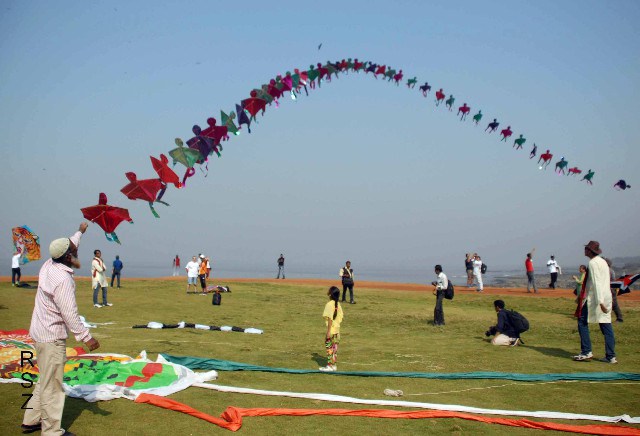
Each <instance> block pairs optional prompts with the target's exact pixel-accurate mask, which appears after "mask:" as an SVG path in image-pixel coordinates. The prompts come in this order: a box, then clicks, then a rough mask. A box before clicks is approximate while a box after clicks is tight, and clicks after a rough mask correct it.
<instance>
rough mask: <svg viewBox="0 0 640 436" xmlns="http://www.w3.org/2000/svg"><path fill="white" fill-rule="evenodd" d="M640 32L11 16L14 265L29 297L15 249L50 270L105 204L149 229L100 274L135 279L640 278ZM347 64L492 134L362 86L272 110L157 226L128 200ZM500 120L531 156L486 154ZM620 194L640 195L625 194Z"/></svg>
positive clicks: (178, 11)
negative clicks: (142, 273)
mask: <svg viewBox="0 0 640 436" xmlns="http://www.w3.org/2000/svg"><path fill="white" fill-rule="evenodd" d="M639 19H640V4H639V3H637V2H634V1H619V2H597V1H580V2H578V1H568V2H553V1H537V2H524V1H508V2H507V1H504V2H500V1H499V2H481V3H480V2H468V1H462V2H458V3H455V4H454V3H451V2H421V1H403V2H376V1H367V2H364V1H362V2H323V3H318V4H316V5H312V4H304V3H300V2H291V3H287V2H284V3H282V2H281V3H278V4H277V5H276V4H268V3H264V2H240V3H238V2H237V3H235V4H232V3H228V2H224V3H223V2H189V3H184V2H168V3H167V4H159V3H157V2H144V1H139V2H109V3H103V2H56V3H52V2H44V1H32V2H18V1H6V0H5V1H4V2H2V5H1V9H0V131H2V139H0V141H1V144H2V149H3V150H5V156H7V158H5V159H3V160H2V161H0V181H1V182H2V184H3V186H4V187H5V189H3V190H2V194H1V195H2V200H3V204H4V205H5V207H3V208H2V211H0V232H4V233H5V235H6V237H5V244H4V247H5V248H4V249H3V250H1V253H0V261H1V262H2V263H3V264H5V265H7V273H8V261H9V257H10V255H11V245H10V239H9V235H10V228H11V227H13V226H15V225H20V224H28V225H30V226H31V227H32V228H33V229H34V230H35V231H36V232H37V233H38V234H39V235H40V237H41V241H42V245H43V248H44V249H45V251H46V247H48V243H49V242H50V241H51V240H52V239H54V238H56V237H59V236H61V235H66V234H70V233H71V232H72V230H74V229H75V228H76V227H77V225H78V223H79V222H80V221H82V215H81V214H80V211H79V209H80V208H81V207H85V206H89V205H92V204H95V203H97V198H98V193H100V192H105V193H106V194H107V195H108V196H109V199H110V203H112V204H115V205H118V206H122V207H126V208H128V209H129V210H130V213H131V215H132V217H133V219H134V221H135V224H133V225H128V224H123V225H121V227H119V228H118V231H117V233H118V235H119V236H120V239H121V240H122V241H123V245H122V246H116V245H114V244H111V243H108V242H107V241H106V240H105V239H104V234H103V232H102V231H101V230H100V229H99V228H98V227H97V226H92V227H91V228H90V230H89V232H88V234H87V235H86V236H85V238H84V240H83V244H82V247H81V255H82V256H83V257H84V258H86V260H85V264H88V262H87V260H88V259H90V257H91V251H92V250H93V248H101V249H102V251H103V253H104V254H105V257H106V258H108V259H109V258H111V257H112V256H113V255H115V254H116V253H118V254H120V255H121V257H122V258H123V259H126V261H127V262H128V264H129V265H132V264H136V263H137V264H139V265H160V264H165V263H168V262H169V259H171V258H172V257H173V255H175V254H176V253H179V254H181V256H182V257H183V258H186V257H187V256H190V255H191V254H194V253H198V252H205V253H207V254H208V255H210V256H212V257H213V259H214V264H215V265H217V266H218V267H220V268H222V269H227V270H231V269H234V268H235V269H243V268H249V269H250V268H253V267H255V268H257V269H258V268H261V267H263V266H264V265H268V266H271V265H275V259H276V258H277V257H278V255H279V254H280V253H285V255H286V256H287V262H288V266H289V268H290V269H295V268H298V269H299V270H301V271H302V270H305V269H306V270H312V269H315V270H317V269H318V268H320V269H322V268H325V267H326V268H327V271H328V272H329V274H330V275H332V274H334V273H335V271H334V270H336V268H338V267H339V266H340V265H341V264H342V263H343V262H344V260H345V259H347V258H350V259H351V260H352V262H353V263H354V266H356V265H357V266H358V268H359V270H360V271H367V270H375V269H376V268H380V267H382V266H385V267H391V268H393V267H398V268H400V267H403V268H405V267H407V268H415V269H421V268H422V269H424V271H425V276H429V275H430V274H431V272H432V266H433V264H435V263H442V264H443V265H444V266H445V270H447V269H448V268H449V269H454V268H456V269H457V268H460V265H461V258H462V257H463V255H464V253H466V252H468V251H477V252H479V253H480V254H481V255H483V258H484V259H485V260H486V261H487V262H488V263H490V264H492V265H499V266H505V267H506V266H519V265H520V264H521V263H522V262H523V260H524V254H525V253H526V252H527V251H529V250H530V249H531V248H532V247H536V249H537V258H536V265H537V267H538V269H542V265H543V264H544V262H545V261H546V259H547V257H548V255H550V254H555V255H556V257H557V259H558V260H559V261H560V263H561V264H565V265H567V264H568V265H576V264H578V263H581V262H583V261H584V257H583V251H582V245H584V244H585V243H586V242H588V241H589V240H591V239H596V240H599V241H600V243H601V245H602V247H603V248H604V250H605V253H606V254H607V255H610V256H629V255H638V254H639V253H638V250H637V247H638V242H639V241H640V231H639V230H638V225H637V224H633V223H634V222H637V217H638V215H639V212H640V202H639V201H638V193H639V192H640V185H638V187H637V188H636V186H634V185H637V183H636V180H637V162H638V161H639V157H640V156H639V155H640V151H639V147H638V138H639V137H640V126H639V123H638V122H637V120H636V113H635V112H636V111H635V110H634V109H633V107H634V106H635V103H636V102H637V101H638V100H639V98H640V95H639V94H640V87H639V86H638V83H640V65H639V62H640V61H639V59H640V53H639V51H640V34H639V33H638V32H637V30H636V28H635V25H636V23H637V22H638V20H639ZM320 43H322V48H321V49H320V50H318V48H317V47H318V45H319V44H320ZM346 57H354V58H355V57H357V58H359V59H360V60H372V61H374V62H376V63H382V64H387V65H391V66H393V67H394V68H396V69H400V68H402V69H403V72H404V74H405V78H409V77H413V76H417V78H418V80H419V81H420V82H421V83H424V81H428V82H429V83H430V84H431V85H432V86H433V88H434V91H435V89H438V88H443V89H444V91H445V92H446V93H447V95H450V94H453V95H454V96H455V98H456V106H457V105H458V103H459V104H460V105H461V104H462V103H464V102H466V103H467V104H468V105H469V106H471V108H472V113H475V111H476V110H478V109H481V110H482V112H483V113H484V114H485V118H484V119H483V121H482V123H481V125H480V126H477V127H476V126H473V125H472V124H471V122H470V121H467V122H465V123H461V122H460V121H459V120H458V119H457V118H456V116H455V114H452V113H449V112H447V111H446V110H445V108H443V107H440V108H436V107H435V105H434V96H433V93H432V94H430V95H429V97H428V98H427V99H425V98H423V97H422V95H421V94H420V93H419V91H418V90H417V88H416V89H415V90H408V89H407V88H406V86H404V85H401V86H400V87H396V86H395V85H393V84H389V83H386V82H381V81H380V80H378V81H376V80H374V79H373V78H372V77H371V76H370V75H368V76H365V75H363V74H359V75H357V74H350V75H343V76H341V77H340V78H339V79H338V80H335V79H334V80H333V81H332V82H331V83H330V84H329V83H327V84H323V86H322V88H321V89H316V90H315V91H313V92H312V93H311V95H310V96H309V97H304V96H303V97H302V98H300V99H298V100H297V101H295V102H294V101H291V100H288V99H287V100H284V101H283V102H282V104H281V105H280V107H279V108H275V107H274V106H272V107H269V108H268V109H267V112H266V115H265V117H264V118H260V119H259V124H257V125H255V126H254V128H253V129H252V133H251V134H247V132H246V131H243V133H242V134H241V135H240V136H238V137H233V138H232V139H231V141H229V142H227V143H225V144H224V150H223V153H222V156H223V157H222V158H220V159H218V158H215V157H214V158H213V159H212V161H211V162H210V164H209V173H208V176H207V177H206V178H205V177H203V174H202V173H201V172H200V171H198V175H197V176H196V177H194V178H192V179H190V181H189V182H188V186H187V187H186V188H185V189H183V190H180V191H176V190H174V189H169V190H168V191H167V194H166V195H165V200H166V201H168V202H169V203H170V204H171V206H170V207H169V208H167V207H164V206H162V205H158V206H157V207H156V210H157V211H158V213H159V214H160V215H161V218H160V219H156V218H154V217H153V216H152V215H151V213H150V212H149V210H148V206H147V205H146V204H144V203H142V202H131V201H130V200H128V199H126V198H125V197H124V196H123V195H122V194H121V193H120V192H119V190H120V189H121V188H122V187H123V186H124V185H125V184H126V183H127V180H126V178H125V176H124V173H125V172H127V171H133V172H135V173H137V174H138V177H139V178H150V177H153V176H154V173H153V170H152V168H151V165H150V162H149V156H150V155H155V156H158V155H159V154H160V153H165V154H166V153H167V152H168V151H169V150H170V149H171V148H173V147H174V145H173V139H174V138H175V137H181V138H183V139H185V140H186V139H188V138H189V137H190V136H189V134H190V133H191V126H192V125H193V124H200V125H206V122H205V120H206V118H207V117H209V116H212V115H213V116H215V117H216V118H219V112H220V110H221V109H222V110H224V111H225V112H228V111H230V110H232V109H234V106H235V104H236V103H238V102H240V100H242V99H244V98H246V97H247V96H248V93H249V91H250V90H251V89H253V88H255V87H258V86H260V85H261V84H263V83H266V82H268V80H269V79H271V78H272V77H274V76H275V75H277V74H282V73H285V72H286V71H287V70H293V68H301V69H304V68H308V66H309V65H310V64H315V63H317V62H323V63H324V62H326V61H327V60H331V61H335V60H339V59H342V58H346ZM492 118H497V119H498V121H500V123H501V128H502V127H503V126H506V125H510V126H511V127H512V129H513V131H514V137H517V136H518V135H519V134H523V135H524V136H525V137H526V138H527V143H526V144H525V147H524V150H520V151H514V149H513V148H512V147H511V145H512V141H510V142H509V143H508V144H505V143H504V142H500V141H499V138H498V136H497V135H496V134H493V135H489V134H487V133H484V128H485V127H486V123H487V122H488V121H489V120H490V119H492ZM533 142H535V143H536V144H537V145H538V147H539V149H540V150H541V151H542V150H544V149H547V148H549V149H551V151H552V152H553V153H554V161H555V160H556V158H559V157H560V156H565V157H566V159H567V160H568V161H569V163H570V166H574V165H577V166H579V167H580V168H582V169H584V170H586V169H589V168H592V169H593V170H594V171H595V172H596V174H595V177H594V186H587V185H586V184H585V183H584V182H582V183H581V182H579V180H577V178H572V177H566V176H564V177H563V176H557V175H554V174H553V171H552V168H551V167H550V168H549V169H547V170H546V171H540V170H538V169H537V166H536V165H535V163H534V162H532V161H530V160H529V159H528V152H529V148H530V146H531V144H532V143H533ZM180 171H182V170H180ZM620 178H624V179H625V180H626V181H627V182H628V183H630V184H631V185H632V186H633V188H632V189H631V190H627V191H625V192H617V191H614V190H613V189H612V185H613V184H614V183H615V182H616V181H617V180H618V179H620ZM38 267H39V263H36V264H34V265H29V266H27V268H25V269H26V270H27V272H31V273H35V272H37V268H38ZM214 268H215V266H214ZM86 272H87V271H81V274H82V273H85V274H86ZM425 280H426V279H425Z"/></svg>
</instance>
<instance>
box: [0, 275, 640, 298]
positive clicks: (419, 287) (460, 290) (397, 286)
mask: <svg viewBox="0 0 640 436" xmlns="http://www.w3.org/2000/svg"><path fill="white" fill-rule="evenodd" d="M185 279H186V277H184V276H183V277H155V278H137V277H131V278H123V279H122V281H123V286H124V288H125V289H126V282H127V281H145V280H146V281H156V280H161V281H176V282H184V281H185ZM76 280H77V281H78V282H88V281H89V280H90V278H89V277H83V276H76ZM10 281H11V277H8V276H0V283H7V282H10ZM36 281H37V277H36V276H23V277H22V282H23V283H35V282H36ZM234 282H235V283H270V284H274V285H281V286H294V285H295V286H322V287H325V286H326V287H329V286H338V287H341V285H340V282H339V280H330V279H285V280H282V279H281V280H278V279H265V278H258V279H247V278H232V277H221V278H218V277H215V278H212V279H211V283H212V284H213V283H215V284H221V285H225V284H228V283H234ZM357 288H364V289H386V290H389V291H414V292H431V291H432V289H433V287H432V286H428V285H423V284H417V283H396V282H372V281H358V282H356V287H355V289H357ZM455 292H456V294H458V295H460V294H463V295H464V294H473V293H475V292H476V291H475V289H473V288H467V287H463V286H460V285H458V286H456V288H455ZM483 293H484V294H488V295H496V296H498V295H518V296H530V297H532V298H568V299H574V298H575V296H574V295H573V289H544V288H541V289H539V290H538V293H537V294H534V293H527V290H526V288H518V287H495V286H485V287H484V291H483ZM618 298H619V301H620V302H621V303H623V304H625V303H631V304H633V305H636V304H640V292H634V291H632V292H630V293H628V294H624V295H621V296H619V297H618Z"/></svg>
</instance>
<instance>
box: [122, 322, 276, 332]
mask: <svg viewBox="0 0 640 436" xmlns="http://www.w3.org/2000/svg"><path fill="white" fill-rule="evenodd" d="M131 328H134V329H184V328H191V329H198V330H216V331H222V332H241V333H250V334H254V335H261V334H262V333H264V332H263V331H262V330H260V329H256V328H253V327H248V328H243V327H235V326H233V327H232V326H228V325H223V326H217V325H205V324H193V323H189V322H184V321H180V322H179V323H178V324H163V323H161V322H155V321H151V322H149V323H147V324H137V325H134V326H132V327H131Z"/></svg>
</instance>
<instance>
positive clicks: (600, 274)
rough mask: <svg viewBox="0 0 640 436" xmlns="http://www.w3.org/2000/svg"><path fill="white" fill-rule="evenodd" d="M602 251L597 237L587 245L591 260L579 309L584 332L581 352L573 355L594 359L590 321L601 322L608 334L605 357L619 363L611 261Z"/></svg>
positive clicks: (581, 336) (605, 333)
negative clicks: (611, 281) (608, 260)
mask: <svg viewBox="0 0 640 436" xmlns="http://www.w3.org/2000/svg"><path fill="white" fill-rule="evenodd" d="M601 253H602V250H601V249H600V244H599V243H598V242H597V241H590V242H589V243H588V244H587V245H585V247H584V254H585V256H587V257H588V258H589V259H590V260H589V266H588V268H587V276H586V278H585V280H584V283H583V287H582V292H580V296H579V299H578V308H577V310H576V316H577V317H578V333H579V334H580V354H579V355H577V356H574V357H573V359H574V360H577V361H586V360H591V358H592V357H593V353H592V349H591V337H590V335H589V323H591V324H593V323H598V325H599V326H600V331H601V332H602V334H603V335H604V349H605V357H604V359H601V360H602V361H603V362H607V363H618V361H617V360H616V353H615V344H616V342H615V337H614V335H613V326H612V325H611V308H612V298H611V287H610V286H611V285H610V279H609V265H607V262H606V261H605V260H604V259H603V258H602V257H600V254H601Z"/></svg>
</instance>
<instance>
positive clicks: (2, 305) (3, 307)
mask: <svg viewBox="0 0 640 436" xmlns="http://www.w3.org/2000/svg"><path fill="white" fill-rule="evenodd" d="M3 309H8V307H7V306H5V305H4V304H0V310H3Z"/></svg>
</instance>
